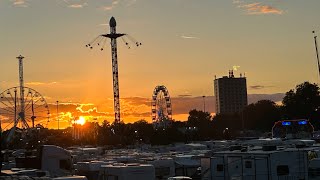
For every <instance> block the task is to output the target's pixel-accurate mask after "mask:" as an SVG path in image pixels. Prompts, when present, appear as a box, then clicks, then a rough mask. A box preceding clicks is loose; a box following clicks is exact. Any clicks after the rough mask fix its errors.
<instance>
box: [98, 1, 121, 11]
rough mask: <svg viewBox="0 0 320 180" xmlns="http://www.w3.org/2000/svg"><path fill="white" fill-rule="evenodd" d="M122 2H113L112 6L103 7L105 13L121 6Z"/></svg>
mask: <svg viewBox="0 0 320 180" xmlns="http://www.w3.org/2000/svg"><path fill="white" fill-rule="evenodd" d="M119 2H120V0H113V1H112V3H111V4H110V5H107V6H103V7H102V10H104V11H111V10H112V9H113V8H115V7H116V6H117V5H118V4H119Z"/></svg>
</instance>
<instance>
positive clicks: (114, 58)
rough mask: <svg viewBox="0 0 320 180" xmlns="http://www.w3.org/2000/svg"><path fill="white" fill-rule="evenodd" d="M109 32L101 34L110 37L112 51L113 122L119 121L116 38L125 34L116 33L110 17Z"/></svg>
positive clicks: (113, 19) (114, 22) (113, 22)
mask: <svg viewBox="0 0 320 180" xmlns="http://www.w3.org/2000/svg"><path fill="white" fill-rule="evenodd" d="M109 25H110V34H103V35H102V36H104V37H107V38H110V39H111V53H112V75H113V96H114V99H113V102H114V118H115V119H114V122H115V124H117V123H120V121H121V120H120V94H119V78H118V56H117V38H118V37H121V36H124V35H125V34H118V33H117V30H116V26H117V23H116V20H115V18H114V17H111V19H110V22H109Z"/></svg>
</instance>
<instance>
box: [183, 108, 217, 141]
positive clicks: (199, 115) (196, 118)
mask: <svg viewBox="0 0 320 180" xmlns="http://www.w3.org/2000/svg"><path fill="white" fill-rule="evenodd" d="M211 118H212V117H211V115H210V113H208V112H203V111H198V110H196V109H193V110H191V111H190V112H189V117H188V121H187V126H188V127H191V129H192V128H193V127H195V129H196V131H191V132H190V133H192V136H193V137H192V138H193V140H205V139H210V137H211V136H212V131H213V130H214V129H213V127H212V123H211ZM194 132H196V133H194ZM193 134H194V135H193Z"/></svg>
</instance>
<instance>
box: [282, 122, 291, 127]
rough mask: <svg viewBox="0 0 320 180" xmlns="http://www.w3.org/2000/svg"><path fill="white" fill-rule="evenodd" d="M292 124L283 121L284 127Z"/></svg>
mask: <svg viewBox="0 0 320 180" xmlns="http://www.w3.org/2000/svg"><path fill="white" fill-rule="evenodd" d="M290 125H291V122H287V121H283V122H282V126H290Z"/></svg>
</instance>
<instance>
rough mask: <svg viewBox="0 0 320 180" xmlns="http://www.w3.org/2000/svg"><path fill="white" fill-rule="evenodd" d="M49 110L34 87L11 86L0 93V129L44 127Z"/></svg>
mask: <svg viewBox="0 0 320 180" xmlns="http://www.w3.org/2000/svg"><path fill="white" fill-rule="evenodd" d="M49 117H50V111H49V107H48V104H47V102H46V100H45V99H44V98H43V97H42V95H41V94H40V93H39V92H37V91H36V90H34V89H31V88H28V87H21V86H18V87H12V88H9V89H7V90H5V91H3V92H2V93H1V94H0V120H1V125H2V130H3V131H6V130H10V129H11V130H12V129H15V128H19V129H28V128H34V127H46V126H47V125H48V122H49Z"/></svg>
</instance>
